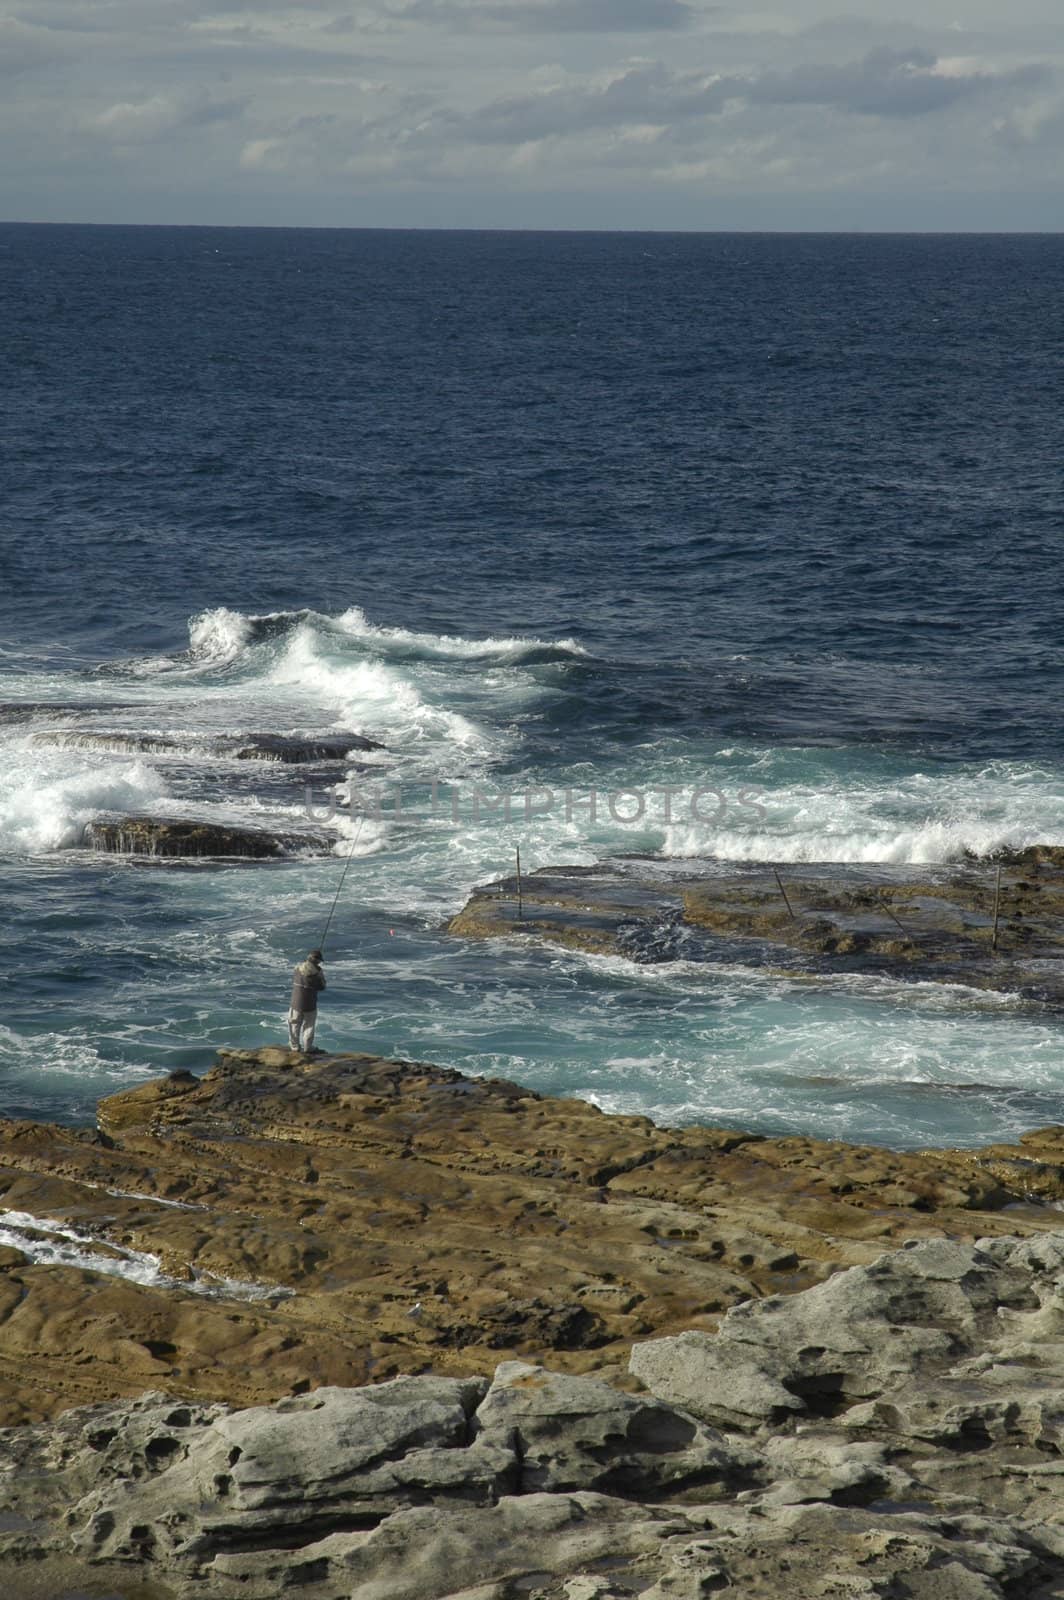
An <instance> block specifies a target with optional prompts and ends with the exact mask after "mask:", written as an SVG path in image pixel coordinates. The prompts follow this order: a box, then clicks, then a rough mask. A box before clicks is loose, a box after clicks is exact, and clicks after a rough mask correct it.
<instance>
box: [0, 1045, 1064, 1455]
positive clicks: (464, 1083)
mask: <svg viewBox="0 0 1064 1600" xmlns="http://www.w3.org/2000/svg"><path fill="white" fill-rule="evenodd" d="M99 1129H100V1131H99V1132H97V1131H93V1130H89V1129H80V1130H79V1129H71V1128H59V1127H48V1126H45V1125H41V1124H37V1123H29V1122H4V1123H0V1423H16V1422H21V1421H28V1420H36V1419H41V1418H46V1417H48V1416H51V1415H54V1414H55V1413H56V1412H57V1411H58V1410H61V1409H62V1408H63V1407H66V1406H71V1405H79V1404H85V1403H89V1402H93V1401H99V1400H110V1399H115V1398H118V1397H123V1396H129V1395H135V1394H138V1393H140V1392H142V1391H143V1390H145V1389H148V1388H153V1389H158V1390H163V1391H165V1392H167V1393H170V1394H173V1395H175V1396H181V1397H184V1398H191V1399H196V1400H202V1401H209V1402H215V1401H224V1402H226V1403H229V1404H237V1405H245V1406H247V1405H253V1404H256V1403H259V1402H263V1401H270V1400H274V1399H276V1398H278V1397H279V1396H281V1395H284V1394H289V1393H291V1392H292V1391H293V1390H295V1391H313V1390H315V1389H317V1388H319V1387H321V1386H323V1385H331V1386H351V1385H357V1384H363V1383H367V1382H380V1381H383V1380H386V1379H389V1378H392V1377H395V1376H396V1375H398V1374H400V1373H411V1372H413V1373H416V1372H423V1371H428V1370H431V1371H433V1372H435V1373H437V1374H439V1375H442V1376H456V1377H467V1376H468V1375H469V1374H470V1373H479V1374H482V1375H486V1374H489V1373H491V1372H492V1371H493V1370H494V1369H495V1367H496V1365H497V1364H498V1363H499V1361H501V1360H504V1359H507V1358H529V1359H531V1358H534V1359H537V1360H539V1359H541V1358H549V1363H550V1364H551V1365H552V1366H554V1367H557V1368H558V1369H560V1370H565V1371H568V1372H571V1373H574V1374H593V1373H598V1374H605V1375H607V1376H612V1377H615V1378H617V1379H618V1380H619V1381H622V1382H623V1381H627V1380H625V1379H624V1378H623V1374H624V1373H625V1370H626V1368H627V1363H628V1357H629V1352H630V1349H631V1346H632V1344H633V1342H642V1341H648V1340H650V1339H652V1338H653V1337H654V1336H656V1335H661V1336H664V1335H670V1334H680V1333H685V1334H686V1333H691V1332H699V1331H701V1332H703V1333H705V1332H709V1331H712V1330H713V1329H714V1328H715V1327H716V1326H717V1322H718V1320H719V1318H720V1317H721V1316H722V1315H723V1313H724V1312H726V1311H727V1310H728V1309H729V1308H730V1307H733V1306H736V1305H739V1304H740V1303H742V1302H744V1301H758V1300H762V1299H763V1298H764V1297H765V1296H773V1295H786V1294H790V1293H792V1292H794V1291H797V1290H801V1289H804V1288H807V1287H809V1286H811V1285H816V1284H819V1283H823V1282H824V1280H826V1279H830V1277H831V1274H832V1273H834V1272H835V1271H836V1270H837V1269H838V1268H839V1267H849V1266H855V1265H867V1264H868V1263H870V1262H872V1261H873V1260H874V1259H875V1258H876V1257H877V1256H878V1255H880V1254H881V1253H882V1251H883V1250H884V1249H888V1248H889V1247H890V1246H891V1245H892V1244H900V1243H902V1242H904V1241H906V1240H912V1239H917V1240H926V1239H930V1240H941V1239H943V1238H945V1237H949V1238H952V1239H957V1240H965V1239H966V1240H972V1239H975V1238H978V1237H992V1236H994V1235H1011V1234H1016V1233H1024V1234H1026V1235H1030V1236H1031V1237H1037V1236H1038V1235H1039V1234H1041V1233H1044V1232H1051V1231H1052V1230H1053V1229H1054V1228H1055V1227H1057V1226H1059V1224H1060V1213H1059V1211H1057V1210H1055V1209H1053V1206H1054V1204H1055V1203H1056V1202H1059V1201H1060V1200H1061V1199H1062V1198H1064V1129H1062V1128H1049V1129H1044V1130H1041V1131H1040V1132H1037V1133H1032V1134H1030V1135H1027V1136H1025V1138H1024V1139H1023V1140H1022V1141H1021V1142H1020V1144H1018V1145H1016V1146H1001V1147H996V1148H991V1149H984V1150H978V1151H924V1152H910V1153H901V1154H898V1153H895V1152H891V1151H888V1150H883V1149H878V1148H861V1147H854V1146H848V1145H842V1144H831V1143H825V1142H822V1141H818V1140H814V1139H808V1138H801V1137H792V1138H784V1139H767V1138H762V1137H758V1136H754V1135H746V1134H742V1133H737V1132H735V1131H732V1130H724V1129H711V1128H685V1129H661V1128H657V1127H655V1126H654V1125H653V1123H651V1122H650V1121H648V1120H647V1119H646V1118H643V1117H616V1116H607V1115H604V1114H603V1113H602V1112H600V1111H598V1110H596V1109H595V1108H594V1107H592V1106H589V1105H586V1104H583V1103H581V1102H579V1101H574V1100H555V1099H548V1098H544V1097H541V1096H539V1095H537V1094H535V1093H533V1092H531V1091H530V1090H527V1089H524V1088H521V1087H520V1086H518V1085H516V1084H512V1083H506V1082H501V1081H497V1080H484V1079H468V1078H463V1077H462V1076H461V1074H459V1073H457V1072H454V1071H450V1070H445V1069H441V1068H438V1067H432V1066H427V1065H423V1064H416V1063H400V1062H394V1061H385V1060H382V1059H380V1058H378V1057H375V1056H369V1055H353V1054H352V1055H336V1056H322V1057H317V1058H312V1059H308V1058H306V1057H303V1056H300V1055H298V1054H294V1053H292V1052H290V1051H288V1050H282V1049H264V1050H260V1051H230V1052H224V1053H223V1054H222V1055H221V1056H220V1057H219V1059H218V1062H217V1065H216V1066H215V1067H214V1068H213V1069H212V1070H211V1071H209V1072H208V1073H207V1074H206V1075H205V1076H204V1077H202V1078H199V1077H196V1076H194V1075H193V1074H191V1073H179V1074H177V1075H175V1076H174V1077H172V1078H169V1079H163V1080H160V1081H154V1082H149V1083H145V1084H143V1085H141V1086H139V1087H137V1088H134V1089H130V1090H127V1091H125V1092H123V1093H121V1094H118V1095H114V1096H112V1097H111V1098H109V1099H107V1100H105V1101H103V1102H102V1103H101V1105H100V1109H99ZM830 1287H831V1285H830V1283H827V1284H826V1285H825V1292H828V1291H829V1290H830Z"/></svg>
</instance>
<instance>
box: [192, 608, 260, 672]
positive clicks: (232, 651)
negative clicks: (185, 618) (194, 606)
mask: <svg viewBox="0 0 1064 1600" xmlns="http://www.w3.org/2000/svg"><path fill="white" fill-rule="evenodd" d="M252 632H253V627H252V618H250V617H246V616H244V615H243V614H242V613H241V612H239V611H230V610H229V609H228V607H227V606H217V607H216V608H215V609H214V610H213V611H201V612H200V613H199V615H198V616H195V617H192V618H191V619H190V621H189V625H188V642H189V654H190V656H192V657H193V658H194V660H196V661H200V662H211V663H215V664H217V663H220V662H225V661H233V660H235V659H236V657H237V656H238V655H239V654H240V652H241V651H242V650H243V649H245V647H246V646H247V644H248V641H249V640H250V639H251V637H252Z"/></svg>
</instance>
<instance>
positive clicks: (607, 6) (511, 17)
mask: <svg viewBox="0 0 1064 1600" xmlns="http://www.w3.org/2000/svg"><path fill="white" fill-rule="evenodd" d="M710 9H711V10H716V9H717V7H715V6H714V7H711V8H710ZM387 14H388V15H389V16H392V17H394V18H396V19H397V20H400V21H403V22H425V23H434V24H436V25H437V26H442V27H450V28H459V29H462V30H466V31H472V30H474V29H480V28H484V27H490V28H503V29H506V30H507V31H508V32H512V33H528V34H536V33H661V32H671V31H675V30H677V29H682V28H689V27H690V26H691V25H692V23H693V22H694V21H695V20H696V18H697V16H698V14H699V13H698V11H697V10H696V8H695V7H694V6H692V5H688V4H686V3H685V0H466V3H463V0H407V3H406V4H402V5H393V6H390V7H389V8H388V13H387Z"/></svg>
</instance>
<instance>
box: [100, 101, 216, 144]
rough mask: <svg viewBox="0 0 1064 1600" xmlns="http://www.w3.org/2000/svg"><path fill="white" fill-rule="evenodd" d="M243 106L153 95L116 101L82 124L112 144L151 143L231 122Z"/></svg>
mask: <svg viewBox="0 0 1064 1600" xmlns="http://www.w3.org/2000/svg"><path fill="white" fill-rule="evenodd" d="M244 109H245V108H244V104H243V103H242V102H241V101H237V100H212V99H210V98H209V97H207V96H205V95H194V96H185V97H182V96H172V95H165V94H156V95H152V96H151V97H150V98H149V99H146V100H120V101H118V102H117V103H116V104H114V105H111V106H108V107H107V109H106V110H105V111H99V112H97V113H96V114H95V115H94V116H91V117H89V118H87V119H86V121H85V123H84V124H83V126H84V131H85V132H86V133H91V134H95V135H96V136H98V137H100V138H103V139H106V140H109V141H110V142H111V143H113V144H151V143H153V142H154V141H155V140H157V139H169V138H172V136H173V135H174V134H175V133H178V132H180V131H182V130H187V129H192V128H204V127H209V126H210V125H211V124H212V123H217V122H232V121H233V120H235V119H236V118H238V117H240V116H241V115H242V114H243V111H244Z"/></svg>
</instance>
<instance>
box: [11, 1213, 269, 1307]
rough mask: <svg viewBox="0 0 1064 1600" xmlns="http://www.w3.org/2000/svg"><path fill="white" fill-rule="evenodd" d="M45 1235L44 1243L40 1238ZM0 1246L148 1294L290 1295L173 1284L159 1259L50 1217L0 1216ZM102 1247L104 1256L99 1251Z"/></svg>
mask: <svg viewBox="0 0 1064 1600" xmlns="http://www.w3.org/2000/svg"><path fill="white" fill-rule="evenodd" d="M41 1235H46V1236H47V1237H41ZM0 1244H3V1245H9V1246H11V1248H13V1249H15V1250H21V1251H22V1253H23V1255H25V1256H27V1257H28V1258H29V1260H30V1261H31V1262H33V1264H34V1265H35V1266H52V1267H78V1268H80V1269H81V1270H82V1271H85V1272H100V1273H104V1274H106V1275H107V1276H108V1277H113V1278H125V1279H126V1280H127V1281H128V1282H130V1283H140V1284H144V1285H145V1286H146V1287H148V1288H153V1289H182V1290H184V1291H185V1292H186V1293H188V1294H195V1295H202V1296H204V1297H206V1298H208V1299H219V1300H272V1299H275V1298H278V1297H281V1298H284V1297H287V1296H290V1295H291V1294H292V1293H293V1292H294V1291H293V1290H291V1289H283V1288H280V1287H271V1286H270V1285H268V1284H263V1283H245V1282H243V1281H242V1280H240V1279H236V1278H219V1277H215V1276H213V1275H212V1274H209V1273H195V1274H194V1275H193V1277H192V1278H190V1279H187V1280H186V1279H182V1278H174V1277H171V1276H170V1274H169V1273H166V1272H164V1271H163V1270H162V1266H161V1264H160V1261H159V1257H158V1256H156V1255H152V1254H151V1253H150V1251H147V1250H133V1249H132V1248H130V1246H128V1245H118V1244H113V1243H112V1242H111V1241H110V1240H109V1239H100V1238H95V1237H93V1235H92V1234H89V1233H85V1232H83V1231H81V1230H80V1229H78V1228H73V1227H71V1226H70V1224H69V1223H66V1222H59V1221H56V1219H55V1218H52V1217H35V1216H33V1215H31V1213H30V1212H28V1211H9V1210H6V1209H5V1210H0ZM101 1245H106V1246H107V1253H104V1252H103V1250H101V1248H100V1247H101Z"/></svg>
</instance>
